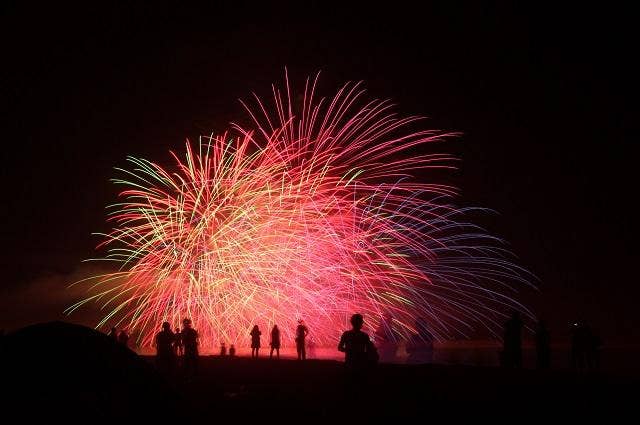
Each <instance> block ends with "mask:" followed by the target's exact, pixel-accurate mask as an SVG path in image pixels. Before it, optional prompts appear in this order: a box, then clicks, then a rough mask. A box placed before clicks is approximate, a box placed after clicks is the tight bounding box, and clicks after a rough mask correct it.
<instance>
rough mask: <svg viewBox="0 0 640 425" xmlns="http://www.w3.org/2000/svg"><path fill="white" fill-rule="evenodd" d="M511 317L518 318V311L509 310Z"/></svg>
mask: <svg viewBox="0 0 640 425" xmlns="http://www.w3.org/2000/svg"><path fill="white" fill-rule="evenodd" d="M511 318H512V319H514V320H520V312H519V311H516V310H514V311H513V312H511Z"/></svg>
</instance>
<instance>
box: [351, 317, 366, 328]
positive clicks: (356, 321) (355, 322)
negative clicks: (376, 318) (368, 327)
mask: <svg viewBox="0 0 640 425" xmlns="http://www.w3.org/2000/svg"><path fill="white" fill-rule="evenodd" d="M363 324H364V319H363V318H362V314H354V315H353V316H351V326H353V329H356V330H358V331H359V330H360V329H362V325H363Z"/></svg>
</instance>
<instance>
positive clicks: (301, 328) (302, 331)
mask: <svg viewBox="0 0 640 425" xmlns="http://www.w3.org/2000/svg"><path fill="white" fill-rule="evenodd" d="M307 335H309V329H307V327H306V326H305V325H304V321H303V320H302V319H299V320H298V327H296V351H297V352H298V360H306V359H307V351H306V347H305V339H306V338H307Z"/></svg>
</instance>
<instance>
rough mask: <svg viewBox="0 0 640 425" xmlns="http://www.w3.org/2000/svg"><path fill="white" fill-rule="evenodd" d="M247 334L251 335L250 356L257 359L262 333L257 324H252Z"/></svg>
mask: <svg viewBox="0 0 640 425" xmlns="http://www.w3.org/2000/svg"><path fill="white" fill-rule="evenodd" d="M249 335H251V358H255V359H257V358H258V350H260V335H262V332H260V329H259V328H258V325H254V326H253V329H251V332H250V333H249Z"/></svg>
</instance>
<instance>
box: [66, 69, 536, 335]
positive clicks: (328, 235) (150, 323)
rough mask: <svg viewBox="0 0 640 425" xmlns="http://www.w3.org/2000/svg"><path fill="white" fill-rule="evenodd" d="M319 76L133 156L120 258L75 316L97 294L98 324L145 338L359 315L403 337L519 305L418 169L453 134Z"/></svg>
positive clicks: (478, 320)
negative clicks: (177, 149) (168, 157)
mask: <svg viewBox="0 0 640 425" xmlns="http://www.w3.org/2000/svg"><path fill="white" fill-rule="evenodd" d="M316 83H317V76H316V78H315V79H314V80H313V81H312V82H311V81H309V80H307V84H306V85H305V89H304V94H303V96H302V97H301V100H300V102H294V101H293V100H292V99H294V98H293V97H292V96H291V94H290V91H289V84H288V81H287V83H286V94H284V95H283V94H282V93H281V92H280V91H279V90H278V89H277V88H275V87H274V89H273V96H274V108H270V107H269V106H268V105H267V104H266V103H264V102H262V101H261V100H260V99H259V98H258V97H257V96H256V97H255V101H256V106H255V107H249V106H248V105H247V104H245V103H243V105H244V106H245V108H246V110H247V111H248V113H249V115H250V117H251V119H252V121H253V125H252V126H251V127H250V128H246V127H243V126H239V125H233V126H232V128H231V129H230V130H229V131H228V132H226V133H223V134H222V135H219V136H211V137H201V139H200V141H199V143H197V144H193V143H190V142H187V143H186V148H185V153H184V155H183V156H182V158H181V155H178V154H175V153H172V155H173V157H174V159H175V167H174V168H173V169H171V170H166V169H164V168H162V167H160V166H159V165H157V164H155V163H153V162H150V161H147V160H144V159H138V158H133V157H129V158H128V161H129V162H130V164H131V168H130V169H128V170H124V169H122V170H120V172H121V173H122V175H123V176H124V177H123V178H120V179H115V180H114V182H115V183H117V184H120V185H124V187H125V189H124V190H123V191H122V192H121V194H120V196H121V198H122V201H121V202H120V203H118V204H116V205H114V206H113V211H112V213H111V215H110V220H111V221H112V222H113V223H114V228H113V230H112V231H111V232H110V233H109V234H106V235H103V236H104V241H103V242H102V243H101V244H100V246H99V248H100V249H103V250H105V251H106V254H105V256H104V258H102V260H105V259H106V260H110V261H114V262H116V263H118V266H119V268H118V270H117V271H114V272H113V273H108V274H104V275H100V276H95V277H93V278H91V279H89V282H91V283H92V286H91V288H92V290H93V291H95V292H94V293H92V294H91V295H90V296H89V297H88V298H86V299H84V300H82V301H80V302H78V303H76V304H75V305H73V306H71V307H70V308H69V309H68V312H71V311H73V310H75V309H76V308H78V307H80V306H81V305H83V304H85V303H87V302H89V301H99V302H100V303H102V305H104V306H105V307H106V308H107V309H108V310H109V313H108V314H107V315H106V316H105V317H104V319H103V320H102V321H101V322H100V323H99V324H98V326H104V325H105V324H107V323H111V324H117V325H120V326H126V327H127V328H128V329H129V330H131V331H139V332H140V334H141V335H142V338H143V342H144V343H146V344H149V343H151V341H152V338H153V335H154V334H155V332H156V331H157V330H158V327H159V324H160V323H161V322H163V321H168V322H170V323H172V324H178V323H180V322H181V320H182V318H185V317H189V318H191V319H192V320H193V324H194V327H195V328H196V329H198V331H199V332H200V335H201V337H202V341H203V343H204V344H205V345H207V346H214V345H217V344H218V343H219V342H220V341H227V342H232V343H236V344H240V345H244V343H245V342H246V341H248V333H249V330H250V329H251V327H252V326H253V325H254V324H258V325H259V326H260V327H261V328H263V331H265V330H266V329H269V328H270V327H271V326H272V325H273V324H277V325H278V326H279V328H280V329H281V330H282V333H283V340H285V341H286V340H289V341H292V340H293V332H294V330H295V326H296V322H297V320H298V319H304V320H305V321H306V323H307V326H308V328H309V329H310V330H311V332H312V334H311V335H312V336H313V338H314V339H315V341H316V343H317V344H320V345H326V344H329V345H334V343H335V341H336V340H337V338H338V337H339V335H340V333H341V332H342V331H343V330H344V329H345V327H346V326H347V323H348V318H349V317H350V316H351V314H353V313H355V312H358V313H361V314H363V315H364V316H365V318H366V320H367V323H368V324H369V325H370V326H377V325H378V324H379V323H380V321H381V320H382V317H384V316H391V317H392V321H391V328H392V332H393V335H394V337H396V338H397V339H406V338H409V337H410V336H411V335H412V334H414V333H415V332H416V327H415V326H416V325H415V323H416V320H420V319H423V322H424V323H428V326H429V328H430V332H431V333H432V334H433V335H435V336H436V338H439V339H443V338H452V337H456V336H464V335H466V334H468V333H469V332H471V331H473V330H474V329H477V328H485V329H488V330H489V331H490V332H496V331H497V329H498V327H499V326H500V325H501V321H502V320H503V318H504V315H505V313H507V312H508V311H510V310H511V309H517V310H520V311H522V312H525V313H526V314H528V312H527V310H526V309H525V308H524V307H523V306H521V305H520V304H519V303H518V302H517V301H516V300H514V299H513V298H512V297H510V296H509V294H510V293H513V291H515V290H516V289H517V288H518V286H521V285H522V284H525V285H526V284H529V283H528V281H529V275H528V273H527V272H526V271H525V270H523V269H521V268H520V267H518V266H516V265H515V264H514V263H512V262H511V261H510V259H509V258H510V256H509V255H508V252H507V251H505V250H504V249H503V248H502V247H501V242H500V241H499V240H497V239H496V238H494V237H491V236H490V235H488V234H486V233H485V232H483V231H482V229H479V228H478V227H476V226H474V225H472V224H470V223H466V222H465V221H464V214H465V212H466V210H465V209H464V208H458V207H455V206H454V205H453V204H452V198H453V197H454V196H455V194H456V190H455V189H454V188H452V187H449V186H447V185H443V184H438V183H436V182H429V181H422V180H420V179H417V178H415V177H414V173H416V172H419V173H420V174H421V175H423V176H424V175H427V173H428V170H430V169H442V168H445V169H447V168H452V165H451V164H452V158H451V157H450V156H448V155H444V154H441V153H428V151H429V150H431V149H430V146H425V145H430V144H432V143H433V142H436V141H439V140H441V139H443V138H444V137H446V136H448V134H441V133H439V132H436V131H432V130H423V131H409V130H408V129H409V127H412V128H413V127H415V125H416V124H419V122H420V118H418V117H407V118H401V117H398V116H396V114H395V113H394V112H393V111H392V105H391V104H389V103H388V102H387V101H378V100H371V101H366V100H364V91H363V90H362V89H361V86H360V85H359V84H346V85H345V86H344V87H342V89H340V90H339V91H338V93H337V94H336V96H335V97H333V98H332V99H330V100H327V99H319V100H318V99H316V97H315V95H314V92H315V88H316ZM415 152H422V153H419V154H415ZM425 152H427V153H425ZM263 333H264V334H265V335H266V332H263Z"/></svg>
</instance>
